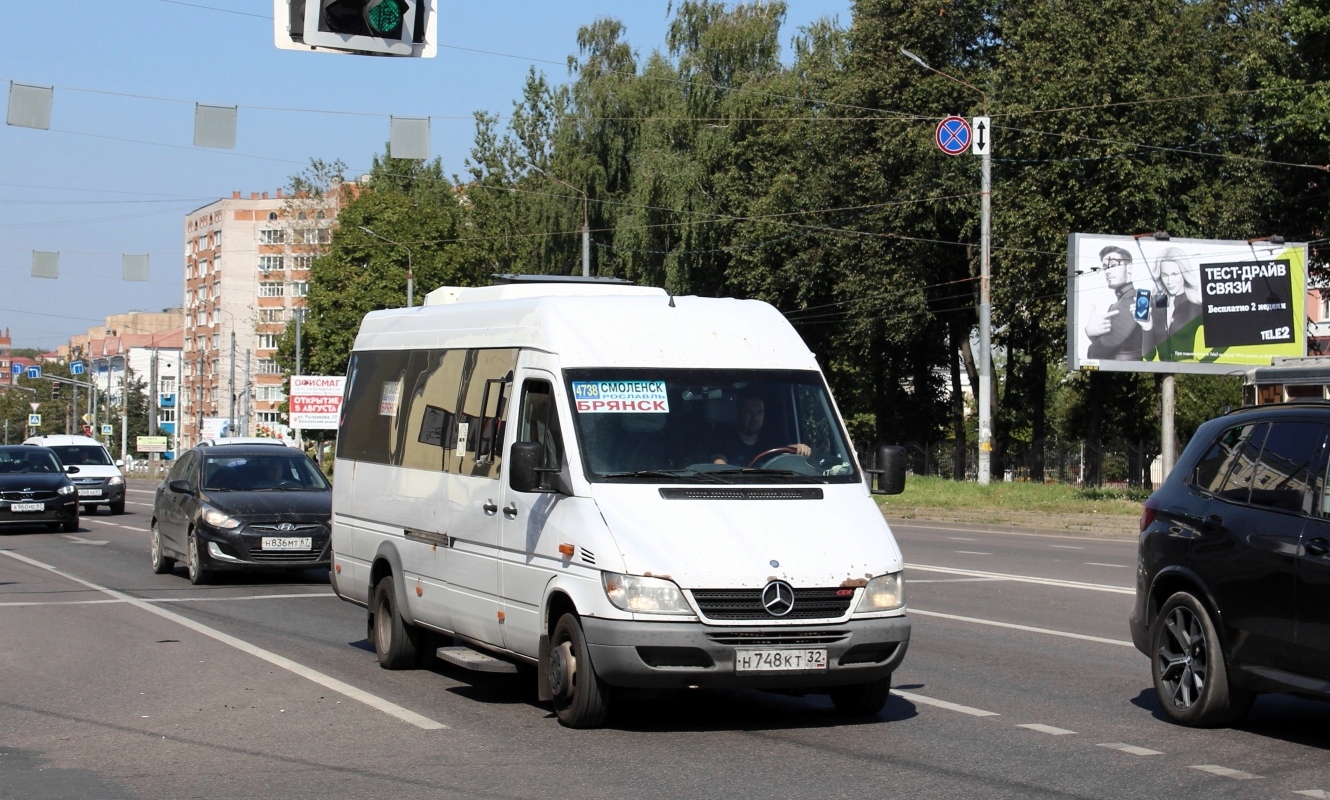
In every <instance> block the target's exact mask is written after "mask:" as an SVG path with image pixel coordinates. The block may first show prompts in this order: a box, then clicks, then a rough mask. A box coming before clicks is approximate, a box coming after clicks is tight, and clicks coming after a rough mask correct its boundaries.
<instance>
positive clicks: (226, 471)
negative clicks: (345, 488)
mask: <svg viewBox="0 0 1330 800" xmlns="http://www.w3.org/2000/svg"><path fill="white" fill-rule="evenodd" d="M203 488H204V489H210V490H212V491H220V492H278V491H319V492H322V491H327V489H328V482H327V481H326V480H324V477H323V475H322V473H320V472H319V470H318V468H317V467H315V466H314V462H313V461H310V460H309V459H308V458H305V457H304V456H302V455H298V454H297V455H287V454H285V453H280V454H278V453H274V454H268V453H265V454H263V455H244V456H242V455H219V456H209V457H208V458H206V459H205V460H204V462H203Z"/></svg>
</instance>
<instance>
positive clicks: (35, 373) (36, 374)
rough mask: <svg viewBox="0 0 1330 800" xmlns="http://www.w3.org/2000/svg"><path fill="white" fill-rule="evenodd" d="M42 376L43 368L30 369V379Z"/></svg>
mask: <svg viewBox="0 0 1330 800" xmlns="http://www.w3.org/2000/svg"><path fill="white" fill-rule="evenodd" d="M41 376H42V368H41V367H28V377H29V378H40V377H41Z"/></svg>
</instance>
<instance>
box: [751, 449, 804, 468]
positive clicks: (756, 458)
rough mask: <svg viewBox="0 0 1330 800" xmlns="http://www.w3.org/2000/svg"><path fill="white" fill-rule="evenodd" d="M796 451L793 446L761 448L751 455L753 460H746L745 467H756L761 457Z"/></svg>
mask: <svg viewBox="0 0 1330 800" xmlns="http://www.w3.org/2000/svg"><path fill="white" fill-rule="evenodd" d="M798 452H799V451H798V450H795V449H794V448H793V447H773V448H771V449H770V450H763V451H762V452H760V453H758V454H757V455H755V456H753V460H752V461H749V462H748V467H747V469H752V468H753V467H756V466H757V462H759V461H761V460H762V459H764V458H766V457H768V456H778V455H781V454H782V453H798Z"/></svg>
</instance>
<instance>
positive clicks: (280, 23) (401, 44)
mask: <svg viewBox="0 0 1330 800" xmlns="http://www.w3.org/2000/svg"><path fill="white" fill-rule="evenodd" d="M437 11H438V0H273V41H274V42H275V43H276V45H277V46H278V47H279V48H282V49H284V50H331V51H336V52H340V53H358V54H360V55H381V56H405V57H408V58H409V57H415V58H429V57H431V56H433V55H434V54H435V52H437V49H438V46H437V45H438V38H437V35H436V28H437V25H436V22H435V17H436V15H437Z"/></svg>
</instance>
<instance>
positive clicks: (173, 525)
mask: <svg viewBox="0 0 1330 800" xmlns="http://www.w3.org/2000/svg"><path fill="white" fill-rule="evenodd" d="M331 518H332V487H331V486H330V485H329V483H328V481H327V479H326V478H324V477H323V473H321V472H320V471H319V468H318V466H316V465H315V463H314V461H313V460H312V459H310V457H309V456H307V455H305V454H304V453H302V452H300V451H299V450H296V449H293V448H289V447H273V446H271V445H261V444H255V445H235V444H228V445H212V446H199V447H195V448H194V449H192V450H189V451H188V452H186V453H184V454H183V455H182V456H181V457H180V458H179V459H177V460H176V463H175V465H174V466H172V468H171V471H170V472H169V473H168V474H167V476H166V478H165V479H164V480H163V481H162V483H161V485H160V486H158V487H157V496H156V498H155V500H154V502H153V509H152V545H151V549H152V553H151V558H152V571H153V572H155V573H157V574H159V575H160V574H164V573H167V572H171V571H172V570H173V569H174V568H175V563H176V561H177V560H180V561H184V562H185V563H186V564H187V565H188V567H189V580H190V582H191V583H196V584H197V583H206V582H207V580H208V578H209V576H210V575H211V574H212V573H214V572H216V571H221V570H237V569H242V570H274V569H278V570H295V569H310V568H316V567H321V568H326V567H327V566H328V564H329V563H330V561H331V553H330V551H329V533H330V521H331Z"/></svg>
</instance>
